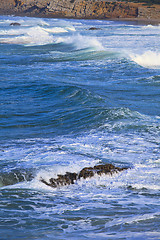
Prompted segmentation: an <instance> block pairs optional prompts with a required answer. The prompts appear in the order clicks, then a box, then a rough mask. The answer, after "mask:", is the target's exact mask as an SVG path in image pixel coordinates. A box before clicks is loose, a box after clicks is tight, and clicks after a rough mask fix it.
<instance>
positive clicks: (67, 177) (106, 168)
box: [40, 164, 127, 188]
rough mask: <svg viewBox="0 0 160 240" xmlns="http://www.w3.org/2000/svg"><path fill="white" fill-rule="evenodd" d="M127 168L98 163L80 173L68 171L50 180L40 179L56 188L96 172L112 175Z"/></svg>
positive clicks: (91, 175)
mask: <svg viewBox="0 0 160 240" xmlns="http://www.w3.org/2000/svg"><path fill="white" fill-rule="evenodd" d="M126 169H127V168H119V167H115V166H114V165H112V164H105V165H97V166H94V167H85V168H83V169H82V170H81V171H80V172H79V173H71V172H66V174H64V175H57V176H58V177H57V178H50V179H49V182H47V181H46V180H44V179H43V178H41V179H40V181H41V182H43V183H44V184H46V185H47V186H50V187H53V188H56V187H59V186H64V185H70V184H74V183H75V181H76V180H79V179H81V178H83V179H86V178H91V177H93V176H94V175H95V174H97V175H100V176H101V175H102V174H110V175H112V174H113V173H117V172H120V171H123V170H126Z"/></svg>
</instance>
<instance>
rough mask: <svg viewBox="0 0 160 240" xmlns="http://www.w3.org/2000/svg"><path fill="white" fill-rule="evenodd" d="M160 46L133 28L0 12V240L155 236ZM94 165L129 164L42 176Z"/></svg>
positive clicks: (150, 29)
mask: <svg viewBox="0 0 160 240" xmlns="http://www.w3.org/2000/svg"><path fill="white" fill-rule="evenodd" d="M11 22H19V23H20V24H21V25H20V26H17V27H13V26H10V23H11ZM93 26H94V27H97V28H100V29H99V30H95V31H90V30H88V29H89V28H90V27H93ZM159 39H160V26H151V25H148V26H144V25H136V24H134V23H132V22H130V23H126V22H114V21H99V20H64V19H39V18H27V17H23V18H22V17H11V16H5V17H4V16H1V17H0V52H1V54H0V187H1V191H0V205H1V208H0V233H1V234H0V239H2V240H9V239H14V240H15V239H27V240H29V239H100V240H101V239H102V240H103V239H127V240H128V239H160V231H159V229H160V208H159V206H160V200H159V197H160V171H159V167H160V151H159V150H160V51H159V49H160V41H159ZM101 163H112V164H114V165H115V166H119V167H129V169H128V170H126V171H123V172H120V173H119V174H115V175H112V176H101V177H97V176H96V177H94V178H91V179H86V180H80V181H77V182H76V183H75V184H74V185H71V186H65V187H61V188H58V189H52V188H50V187H48V186H45V185H44V184H43V183H42V182H40V181H39V180H40V178H41V177H43V178H44V179H46V180H48V179H49V178H50V177H56V176H57V174H60V173H61V174H64V173H65V172H66V171H71V172H74V171H75V172H78V171H80V170H81V169H82V168H83V167H86V166H94V165H96V164H101Z"/></svg>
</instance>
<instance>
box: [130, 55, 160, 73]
mask: <svg viewBox="0 0 160 240" xmlns="http://www.w3.org/2000/svg"><path fill="white" fill-rule="evenodd" d="M130 57H131V59H132V60H133V61H134V62H136V63H137V64H139V65H140V66H142V67H146V68H153V69H159V68H160V52H153V51H146V52H144V53H143V54H131V55H130Z"/></svg>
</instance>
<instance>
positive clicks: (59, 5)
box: [0, 0, 160, 23]
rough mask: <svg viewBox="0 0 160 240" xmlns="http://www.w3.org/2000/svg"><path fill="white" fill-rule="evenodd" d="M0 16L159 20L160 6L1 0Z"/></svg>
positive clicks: (102, 0)
mask: <svg viewBox="0 0 160 240" xmlns="http://www.w3.org/2000/svg"><path fill="white" fill-rule="evenodd" d="M0 15H16V16H31V17H52V18H76V19H113V20H115V19H117V20H118V19H119V20H121V19H122V20H124V19H126V20H138V21H148V22H154V21H155V22H157V23H160V5H151V6H149V5H146V4H144V3H134V2H130V1H116V0H1V1H0Z"/></svg>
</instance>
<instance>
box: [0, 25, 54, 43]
mask: <svg viewBox="0 0 160 240" xmlns="http://www.w3.org/2000/svg"><path fill="white" fill-rule="evenodd" d="M6 34H7V35H15V34H19V35H18V36H16V37H7V38H1V39H0V42H1V43H9V44H22V45H45V44H51V43H53V42H54V37H53V36H52V35H50V34H49V33H48V32H47V31H46V30H44V28H42V27H40V26H36V27H31V28H29V29H20V30H9V31H8V32H6Z"/></svg>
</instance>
